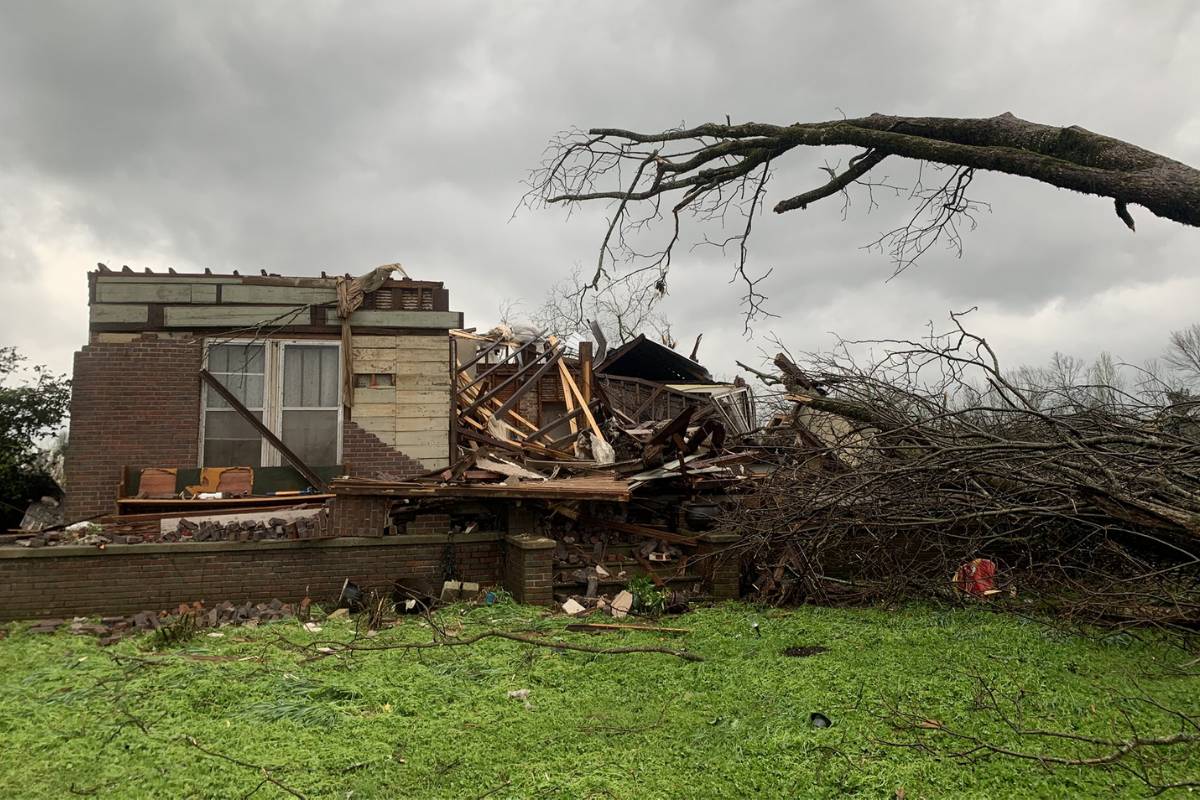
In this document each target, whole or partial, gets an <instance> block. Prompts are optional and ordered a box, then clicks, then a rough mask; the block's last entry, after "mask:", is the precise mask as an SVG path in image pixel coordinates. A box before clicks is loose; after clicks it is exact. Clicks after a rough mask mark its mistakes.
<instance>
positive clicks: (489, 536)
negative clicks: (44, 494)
mask: <svg viewBox="0 0 1200 800" xmlns="http://www.w3.org/2000/svg"><path fill="white" fill-rule="evenodd" d="M504 536H505V534H503V533H476V534H458V535H456V536H454V537H453V540H454V547H455V555H454V557H455V563H456V565H457V567H458V571H459V573H460V574H461V576H462V578H463V579H464V580H468V581H476V582H478V583H482V584H503V583H504V582H505V581H504V578H505V570H504V552H505V544H504ZM447 538H448V537H447V536H446V535H445V534H417V535H406V536H387V537H379V538H353V537H343V538H337V539H324V540H316V541H311V540H310V541H304V540H297V541H283V542H202V543H184V542H174V543H168V544H136V545H118V544H112V545H108V546H106V547H105V549H104V550H98V549H97V548H95V547H90V546H61V547H53V548H51V547H45V548H37V549H29V548H16V547H6V548H0V621H9V620H20V619H38V618H43V617H72V616H92V615H108V614H114V615H115V614H131V613H136V612H138V611H142V610H147V609H164V608H173V607H175V606H178V605H179V604H180V603H189V604H190V603H193V602H195V601H201V602H203V603H205V604H206V605H207V604H212V603H219V602H221V601H224V600H230V601H232V602H234V603H243V602H246V601H254V602H266V601H270V600H272V599H274V598H278V599H279V600H282V601H284V602H288V603H292V602H299V601H300V600H302V599H304V598H305V597H311V598H312V599H313V601H314V602H323V601H326V600H332V599H334V598H336V597H337V595H338V593H339V592H340V591H341V588H342V583H343V581H345V580H346V579H347V578H349V579H350V580H352V581H353V582H354V583H356V584H358V585H359V586H360V587H361V588H362V589H363V591H364V592H370V591H375V592H378V593H379V594H380V595H382V596H387V597H391V595H392V591H393V587H394V585H395V583H396V581H398V580H399V581H402V582H404V581H415V580H422V579H423V580H427V581H430V582H431V583H433V584H435V585H440V583H441V581H442V579H443V577H444V574H443V558H444V556H445V551H446V541H447ZM510 591H513V590H512V589H511V588H510ZM513 593H514V594H517V592H516V591H514V592H513ZM521 594H522V595H523V594H524V592H523V590H522V591H521ZM539 599H541V598H539Z"/></svg>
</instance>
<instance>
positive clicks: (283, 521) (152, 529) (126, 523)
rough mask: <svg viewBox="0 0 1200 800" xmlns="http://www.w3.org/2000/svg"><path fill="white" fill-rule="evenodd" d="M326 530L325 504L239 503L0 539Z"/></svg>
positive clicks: (232, 536) (202, 537)
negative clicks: (217, 510)
mask: <svg viewBox="0 0 1200 800" xmlns="http://www.w3.org/2000/svg"><path fill="white" fill-rule="evenodd" d="M329 535H330V531H329V510H328V508H327V506H325V505H323V504H322V505H315V504H309V505H304V506H295V507H291V508H272V509H269V510H263V511H259V512H247V511H245V510H244V509H243V510H239V511H231V512H229V513H226V514H205V515H204V517H203V518H201V519H198V520H191V519H188V518H186V517H179V516H178V515H170V514H142V515H125V516H116V515H114V516H108V517H104V518H102V519H101V520H99V521H95V522H80V523H76V524H74V525H68V526H58V527H56V528H50V529H46V530H42V531H23V532H18V533H15V534H8V535H5V536H4V537H0V544H8V545H13V546H17V547H61V546H64V545H85V546H92V547H98V548H100V549H104V547H105V546H106V545H110V544H160V543H164V542H263V541H280V540H287V539H322V538H327V537H328V536H329Z"/></svg>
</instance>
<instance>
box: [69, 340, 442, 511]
mask: <svg viewBox="0 0 1200 800" xmlns="http://www.w3.org/2000/svg"><path fill="white" fill-rule="evenodd" d="M202 359H203V346H202V345H201V343H200V342H199V341H190V340H180V339H171V338H165V337H164V338H159V337H158V334H153V333H147V334H142V335H140V336H138V337H137V338H136V339H135V340H134V341H131V342H93V343H92V344H89V345H87V346H85V347H84V348H83V349H82V350H80V351H79V352H78V353H76V354H75V374H74V382H73V385H72V391H71V432H70V447H68V449H67V462H66V482H67V498H66V509H65V510H66V515H67V518H68V519H72V520H75V519H83V518H85V517H90V516H93V515H95V514H99V513H102V512H108V511H112V510H113V505H114V500H115V498H116V493H117V486H118V485H119V484H120V481H121V470H122V468H124V467H133V466H161V467H176V468H192V467H195V466H197V465H198V464H199V458H200V441H199V437H200V388H201V387H200V378H199V374H198V373H199V371H200V367H201V364H202ZM342 458H343V460H344V461H346V462H348V463H349V465H350V474H352V475H355V476H368V477H369V476H374V475H377V474H379V473H381V472H387V473H390V474H393V475H399V476H403V477H412V476H415V475H420V474H423V473H425V472H426V471H427V470H426V469H425V468H424V467H423V466H421V464H420V462H418V461H416V460H414V459H412V458H409V457H408V456H407V455H405V454H404V453H401V452H399V451H397V450H393V449H392V448H390V447H388V446H387V445H386V444H384V443H383V442H382V441H380V440H379V438H378V437H377V436H375V435H374V434H372V433H369V432H367V431H365V430H363V429H362V428H360V427H359V426H358V425H356V424H355V423H353V422H351V421H346V423H345V424H344V425H343V430H342Z"/></svg>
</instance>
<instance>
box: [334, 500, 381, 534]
mask: <svg viewBox="0 0 1200 800" xmlns="http://www.w3.org/2000/svg"><path fill="white" fill-rule="evenodd" d="M332 505H333V513H332V514H331V517H332V519H331V525H330V533H331V534H332V535H333V536H383V535H384V533H385V532H386V529H387V527H388V525H390V524H391V516H390V514H389V512H390V511H391V508H392V501H391V499H390V498H387V497H372V496H362V497H360V496H357V495H338V496H337V497H336V498H334V500H333V504H332Z"/></svg>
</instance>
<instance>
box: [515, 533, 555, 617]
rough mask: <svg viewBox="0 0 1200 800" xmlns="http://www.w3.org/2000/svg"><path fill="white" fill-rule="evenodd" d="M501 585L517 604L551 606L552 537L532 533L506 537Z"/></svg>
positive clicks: (552, 586)
mask: <svg viewBox="0 0 1200 800" xmlns="http://www.w3.org/2000/svg"><path fill="white" fill-rule="evenodd" d="M504 588H505V589H507V590H508V591H509V593H510V594H511V595H512V596H513V599H515V600H516V601H517V602H518V603H525V604H528V605H531V606H550V605H554V540H553V539H546V538H544V537H541V536H534V535H532V534H510V535H508V536H506V537H505V539H504Z"/></svg>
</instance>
